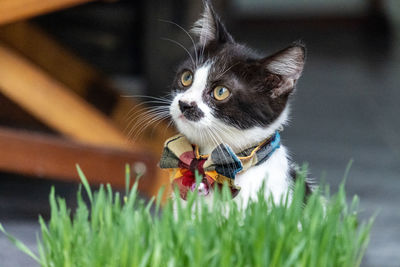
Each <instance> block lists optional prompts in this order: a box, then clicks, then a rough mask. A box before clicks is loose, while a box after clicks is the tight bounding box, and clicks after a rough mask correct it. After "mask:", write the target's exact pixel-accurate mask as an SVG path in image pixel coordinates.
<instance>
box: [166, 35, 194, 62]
mask: <svg viewBox="0 0 400 267" xmlns="http://www.w3.org/2000/svg"><path fill="white" fill-rule="evenodd" d="M161 40H164V41H169V42H171V43H174V44H176V45H177V46H179V47H181V48H182V49H183V50H185V51H186V53H187V54H188V55H189V57H190V59H191V61H192V64H193V66H196V63H195V61H194V59H193V56H192V55H191V54H190V52H189V50H188V49H187V48H186V47H185V46H184V45H183V44H181V43H179V42H178V41H175V40H172V39H169V38H161Z"/></svg>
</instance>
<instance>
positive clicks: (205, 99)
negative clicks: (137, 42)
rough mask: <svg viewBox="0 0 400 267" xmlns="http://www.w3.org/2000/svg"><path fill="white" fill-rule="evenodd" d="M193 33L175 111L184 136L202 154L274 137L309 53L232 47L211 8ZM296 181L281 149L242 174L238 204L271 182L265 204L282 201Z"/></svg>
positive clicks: (235, 149) (180, 70) (207, 7)
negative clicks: (265, 52)
mask: <svg viewBox="0 0 400 267" xmlns="http://www.w3.org/2000/svg"><path fill="white" fill-rule="evenodd" d="M192 32H193V33H194V34H195V35H196V36H197V37H198V42H197V43H195V44H194V47H193V52H192V54H191V56H190V57H189V58H188V59H187V60H186V61H184V62H183V63H182V64H181V66H180V67H179V68H178V71H177V75H176V77H175V81H174V83H173V91H174V98H173V101H172V103H171V105H170V108H169V111H170V115H171V117H172V120H173V122H174V123H175V125H176V128H177V129H178V131H179V132H180V133H181V134H183V135H184V136H186V138H187V139H188V140H189V141H190V142H191V143H192V144H196V145H197V146H198V147H199V150H200V153H201V154H209V153H211V151H212V150H213V149H214V148H215V147H216V146H217V145H219V144H221V143H223V144H226V145H228V146H229V147H230V148H231V149H232V151H233V152H234V153H238V152H240V151H243V150H244V149H246V148H249V147H252V146H254V145H257V144H259V143H260V142H262V141H263V140H265V139H267V138H269V137H271V136H273V135H274V133H275V132H276V131H278V130H280V129H281V128H282V126H283V125H285V123H286V122H287V120H288V115H289V101H290V97H291V96H292V94H293V91H294V89H295V86H296V83H297V81H298V79H299V78H300V75H301V73H302V70H303V67H304V61H305V47H304V46H303V45H302V44H300V43H296V44H293V45H291V46H289V47H287V48H285V49H283V50H281V51H279V52H277V53H275V54H273V55H271V56H268V57H262V56H260V55H258V54H257V53H255V52H254V51H252V50H251V49H249V48H248V47H246V46H244V45H242V44H239V43H236V42H235V41H234V39H233V38H232V36H231V35H230V34H229V33H228V32H227V30H226V28H225V26H224V25H223V24H222V23H221V21H220V19H219V17H218V15H217V14H216V13H215V11H214V9H213V7H212V5H211V3H210V2H209V1H204V13H203V14H202V17H201V18H200V19H199V20H198V21H197V22H196V23H195V25H194V27H193V29H192ZM294 180H295V171H294V170H293V167H292V165H291V163H290V160H289V159H288V153H287V150H286V148H285V147H284V146H283V145H280V146H279V148H277V149H276V150H275V151H274V153H273V154H272V155H271V156H270V157H269V158H268V159H267V160H266V161H265V162H263V163H262V164H259V165H256V166H253V167H251V168H249V169H248V170H246V171H243V172H239V173H238V174H237V175H236V177H235V184H236V185H237V186H239V187H240V188H241V190H240V192H239V194H238V196H237V197H236V200H238V201H240V202H241V203H242V204H243V205H246V204H247V203H248V201H249V200H250V199H254V198H255V197H256V195H257V192H258V191H259V189H260V188H261V186H262V184H263V183H265V188H266V192H265V195H266V197H268V196H269V195H270V194H272V196H273V198H274V199H275V200H277V201H279V200H280V198H281V197H282V196H284V195H285V194H286V193H287V192H289V190H290V189H291V185H292V184H293V182H294ZM306 189H307V190H310V187H309V185H307V188H306Z"/></svg>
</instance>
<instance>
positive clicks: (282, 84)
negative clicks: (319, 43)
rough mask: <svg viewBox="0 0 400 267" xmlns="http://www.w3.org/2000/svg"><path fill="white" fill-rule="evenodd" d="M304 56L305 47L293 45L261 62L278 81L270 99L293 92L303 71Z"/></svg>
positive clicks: (297, 44)
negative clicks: (277, 77)
mask: <svg viewBox="0 0 400 267" xmlns="http://www.w3.org/2000/svg"><path fill="white" fill-rule="evenodd" d="M305 56H306V48H305V46H304V45H303V44H301V43H295V44H293V45H291V46H289V47H287V48H285V49H283V50H281V51H279V52H277V53H275V54H273V55H272V56H269V57H267V58H265V59H263V60H262V64H263V65H264V67H265V68H266V70H267V71H268V72H269V73H271V74H273V75H277V76H279V79H280V81H279V82H278V83H276V82H275V84H276V85H275V86H274V87H273V88H272V94H271V96H272V97H279V96H282V95H288V94H290V93H291V92H292V91H293V89H294V87H295V85H296V82H297V80H298V79H299V78H300V76H301V73H302V71H303V68H304V62H305Z"/></svg>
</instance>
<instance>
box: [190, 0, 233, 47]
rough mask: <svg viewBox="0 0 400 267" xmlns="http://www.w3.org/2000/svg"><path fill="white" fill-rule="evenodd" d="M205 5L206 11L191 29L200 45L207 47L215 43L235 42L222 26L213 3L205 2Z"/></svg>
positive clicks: (207, 0)
mask: <svg viewBox="0 0 400 267" xmlns="http://www.w3.org/2000/svg"><path fill="white" fill-rule="evenodd" d="M203 5H204V11H203V13H202V15H201V17H200V19H199V20H197V21H196V22H195V23H194V25H193V27H192V29H191V31H192V32H193V33H194V34H195V35H196V36H198V38H199V43H200V44H201V45H202V46H205V45H207V44H208V43H210V42H213V41H214V42H215V41H216V42H218V43H226V42H233V38H232V36H231V35H230V34H229V33H228V31H227V30H226V28H225V26H224V24H222V22H221V20H220V18H219V16H218V14H217V13H215V11H214V8H213V6H212V4H211V1H210V0H203Z"/></svg>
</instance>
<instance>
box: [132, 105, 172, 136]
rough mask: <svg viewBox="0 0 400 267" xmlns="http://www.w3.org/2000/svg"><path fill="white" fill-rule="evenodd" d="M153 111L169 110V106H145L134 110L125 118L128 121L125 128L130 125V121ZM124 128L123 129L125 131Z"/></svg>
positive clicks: (134, 120)
mask: <svg viewBox="0 0 400 267" xmlns="http://www.w3.org/2000/svg"><path fill="white" fill-rule="evenodd" d="M155 111H163V112H169V106H158V107H146V108H142V109H139V110H136V111H135V112H134V113H132V114H131V115H130V116H129V118H127V120H128V121H129V123H128V124H127V126H126V129H127V128H129V127H131V126H132V123H134V122H136V121H137V120H138V119H139V118H141V117H143V116H146V115H147V114H149V113H151V112H155ZM126 129H125V130H124V131H126Z"/></svg>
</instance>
